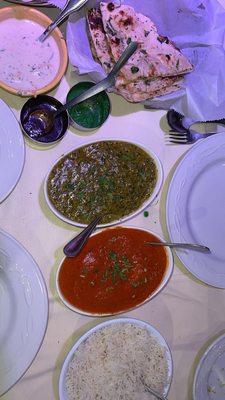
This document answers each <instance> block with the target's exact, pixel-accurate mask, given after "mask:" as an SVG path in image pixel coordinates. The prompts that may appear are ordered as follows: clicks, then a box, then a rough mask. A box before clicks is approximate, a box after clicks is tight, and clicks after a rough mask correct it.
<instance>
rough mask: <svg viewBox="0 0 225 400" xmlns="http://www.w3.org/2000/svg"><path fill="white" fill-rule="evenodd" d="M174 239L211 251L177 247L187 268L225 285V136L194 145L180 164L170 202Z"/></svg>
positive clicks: (169, 223) (211, 282) (168, 214)
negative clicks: (205, 252) (197, 244)
mask: <svg viewBox="0 0 225 400" xmlns="http://www.w3.org/2000/svg"><path fill="white" fill-rule="evenodd" d="M166 219H167V227H168V231H169V235H170V238H171V241H173V242H184V243H199V244H203V245H205V246H208V247H209V248H210V250H211V254H204V253H201V252H197V251H193V250H177V255H178V257H179V258H180V260H181V261H182V263H183V264H184V265H185V267H186V268H187V269H188V270H189V271H190V272H191V273H192V274H193V275H195V276H196V277H197V278H198V279H200V280H202V281H203V282H205V283H207V284H209V285H212V286H215V287H219V288H225V135H224V134H223V133H221V134H216V135H215V136H211V137H209V138H207V139H204V140H202V141H201V142H199V143H198V144H196V145H194V146H193V147H192V148H191V149H190V150H189V151H188V152H187V153H186V155H185V156H184V158H183V159H182V160H181V162H180V163H179V165H178V167H177V169H176V171H175V173H174V176H173V178H172V181H171V183H170V187H169V191H168V195H167V203H166Z"/></svg>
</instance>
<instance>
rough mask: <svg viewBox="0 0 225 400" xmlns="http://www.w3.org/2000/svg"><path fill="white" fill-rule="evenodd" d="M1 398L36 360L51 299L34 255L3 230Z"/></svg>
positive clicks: (0, 262)
mask: <svg viewBox="0 0 225 400" xmlns="http://www.w3.org/2000/svg"><path fill="white" fill-rule="evenodd" d="M0 310H1V311H0V349H1V350H0V396H1V395H2V394H3V393H5V392H6V391H7V390H8V389H10V388H11V387H12V386H13V385H14V384H15V383H16V382H17V381H18V379H19V378H20V377H21V376H22V375H23V374H24V373H25V371H26V370H27V368H28V367H29V366H30V364H31V363H32V361H33V360H34V358H35V356H36V354H37V352H38V350H39V348H40V346H41V343H42V340H43V338H44V335H45V331H46V326H47V320H48V296H47V290H46V286H45V282H44V279H43V277H42V274H41V272H40V270H39V268H38V266H37V264H36V263H35V261H34V260H33V258H32V257H31V255H30V254H29V253H28V252H27V251H26V250H25V248H24V247H22V246H21V244H20V243H18V242H17V240H16V239H14V238H13V237H12V236H10V235H9V234H7V233H6V232H4V231H2V230H0Z"/></svg>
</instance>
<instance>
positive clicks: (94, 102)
mask: <svg viewBox="0 0 225 400" xmlns="http://www.w3.org/2000/svg"><path fill="white" fill-rule="evenodd" d="M94 85H95V83H93V82H79V83H77V84H76V85H74V86H73V87H72V88H71V89H70V91H69V92H68V94H67V98H66V101H70V100H72V99H73V98H74V97H77V96H79V95H80V94H81V93H83V92H85V91H86V90H87V89H89V88H90V87H92V86H94ZM110 109H111V106H110V100H109V96H108V95H107V93H106V92H105V91H104V92H101V93H99V94H96V95H95V96H93V97H91V98H90V99H87V100H85V101H82V103H79V104H76V105H75V106H73V107H72V108H70V109H69V110H68V113H69V116H70V120H71V123H72V125H73V126H74V127H75V128H77V129H79V130H82V131H90V130H93V129H97V128H99V127H100V126H101V125H102V124H103V123H104V122H105V121H106V119H107V118H108V116H109V113H110Z"/></svg>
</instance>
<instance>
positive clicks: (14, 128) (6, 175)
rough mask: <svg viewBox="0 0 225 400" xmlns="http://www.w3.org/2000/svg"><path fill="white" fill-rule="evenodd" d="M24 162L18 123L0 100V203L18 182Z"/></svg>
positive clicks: (23, 149)
mask: <svg viewBox="0 0 225 400" xmlns="http://www.w3.org/2000/svg"><path fill="white" fill-rule="evenodd" d="M24 160H25V146H24V139H23V134H22V132H21V129H20V126H19V123H18V122H17V120H16V117H15V116H14V114H13V112H12V111H11V109H10V108H9V107H8V106H7V105H6V104H5V103H4V101H3V100H1V99H0V203H1V202H2V201H3V200H5V198H6V197H7V196H8V195H9V194H10V193H11V191H12V190H13V189H14V187H15V186H16V184H17V182H18V181H19V178H20V175H21V173H22V170H23V165H24Z"/></svg>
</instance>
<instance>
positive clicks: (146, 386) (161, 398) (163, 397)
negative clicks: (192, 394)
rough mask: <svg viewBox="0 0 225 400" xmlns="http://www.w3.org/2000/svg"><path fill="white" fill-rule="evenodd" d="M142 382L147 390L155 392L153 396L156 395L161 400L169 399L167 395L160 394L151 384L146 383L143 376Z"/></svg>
mask: <svg viewBox="0 0 225 400" xmlns="http://www.w3.org/2000/svg"><path fill="white" fill-rule="evenodd" d="M141 383H142V385H143V386H144V388H145V390H146V391H147V392H149V393H151V394H153V396H155V397H156V398H157V399H159V400H168V399H167V397H166V396H163V395H162V394H159V393H158V392H156V391H155V390H154V389H152V388H151V387H150V386H148V385H146V383H145V382H144V380H143V378H141Z"/></svg>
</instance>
